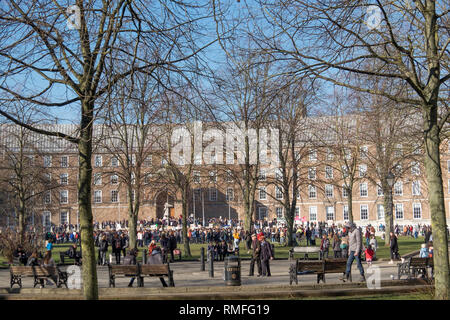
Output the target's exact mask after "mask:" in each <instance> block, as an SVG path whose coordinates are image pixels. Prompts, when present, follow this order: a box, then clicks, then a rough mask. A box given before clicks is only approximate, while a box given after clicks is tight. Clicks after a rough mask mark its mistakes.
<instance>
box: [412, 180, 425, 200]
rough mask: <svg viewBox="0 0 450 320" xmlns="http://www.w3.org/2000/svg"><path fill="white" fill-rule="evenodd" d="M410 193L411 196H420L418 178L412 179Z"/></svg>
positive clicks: (420, 190)
mask: <svg viewBox="0 0 450 320" xmlns="http://www.w3.org/2000/svg"><path fill="white" fill-rule="evenodd" d="M411 193H412V195H413V196H420V195H421V194H422V188H421V186H420V180H413V181H412V182H411Z"/></svg>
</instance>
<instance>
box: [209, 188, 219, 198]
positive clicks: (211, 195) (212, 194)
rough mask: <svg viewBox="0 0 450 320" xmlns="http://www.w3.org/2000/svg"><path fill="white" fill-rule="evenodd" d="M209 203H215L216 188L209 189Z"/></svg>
mask: <svg viewBox="0 0 450 320" xmlns="http://www.w3.org/2000/svg"><path fill="white" fill-rule="evenodd" d="M208 194H209V201H217V188H209V192H208Z"/></svg>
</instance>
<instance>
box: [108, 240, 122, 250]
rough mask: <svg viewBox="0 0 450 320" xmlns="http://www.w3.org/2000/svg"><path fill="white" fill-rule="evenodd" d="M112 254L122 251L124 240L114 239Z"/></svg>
mask: <svg viewBox="0 0 450 320" xmlns="http://www.w3.org/2000/svg"><path fill="white" fill-rule="evenodd" d="M111 246H112V252H113V253H118V252H120V251H121V250H122V248H123V247H122V240H121V239H120V238H117V239H116V238H113V240H112V243H111Z"/></svg>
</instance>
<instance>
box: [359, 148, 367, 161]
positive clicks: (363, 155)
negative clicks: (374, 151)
mask: <svg viewBox="0 0 450 320" xmlns="http://www.w3.org/2000/svg"><path fill="white" fill-rule="evenodd" d="M368 155H369V147H367V146H361V147H360V148H359V157H360V158H361V159H367V157H368Z"/></svg>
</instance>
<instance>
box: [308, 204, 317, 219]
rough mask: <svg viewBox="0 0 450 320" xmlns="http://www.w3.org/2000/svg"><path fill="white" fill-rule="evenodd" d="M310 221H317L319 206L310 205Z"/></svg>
mask: <svg viewBox="0 0 450 320" xmlns="http://www.w3.org/2000/svg"><path fill="white" fill-rule="evenodd" d="M313 209H314V210H313ZM313 215H314V216H313ZM309 221H317V206H309Z"/></svg>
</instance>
